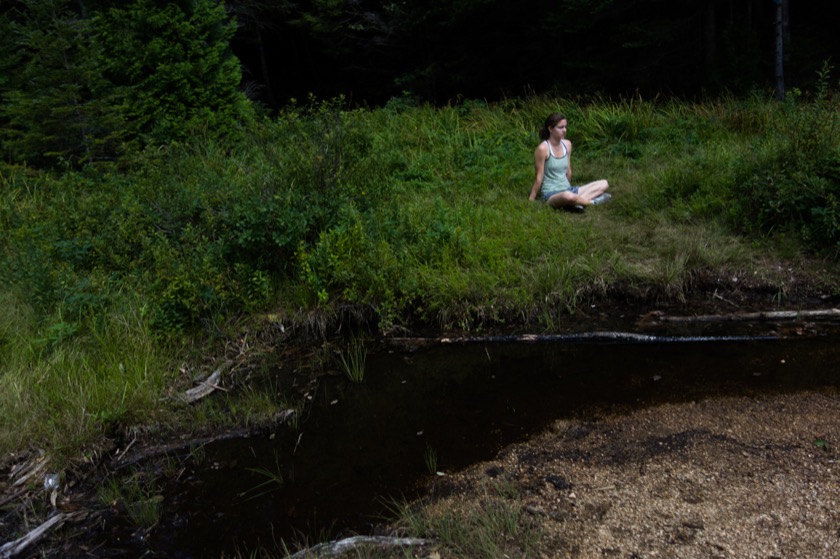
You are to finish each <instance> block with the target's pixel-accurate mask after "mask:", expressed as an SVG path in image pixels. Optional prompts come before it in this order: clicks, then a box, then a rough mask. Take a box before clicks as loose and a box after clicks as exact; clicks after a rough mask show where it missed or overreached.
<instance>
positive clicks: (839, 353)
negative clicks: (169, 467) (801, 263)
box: [121, 333, 840, 558]
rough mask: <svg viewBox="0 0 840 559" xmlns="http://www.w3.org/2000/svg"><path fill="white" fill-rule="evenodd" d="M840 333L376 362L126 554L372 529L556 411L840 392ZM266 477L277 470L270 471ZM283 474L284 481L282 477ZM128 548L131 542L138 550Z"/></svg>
mask: <svg viewBox="0 0 840 559" xmlns="http://www.w3.org/2000/svg"><path fill="white" fill-rule="evenodd" d="M838 341H840V336H838V335H837V334H836V333H832V334H830V335H820V336H809V337H806V338H804V339H801V338H799V339H758V340H714V339H705V340H702V341H677V340H667V341H661V340H657V339H652V338H636V339H628V340H609V339H603V338H600V337H599V338H594V339H587V338H583V339H575V338H572V339H559V340H552V341H545V342H540V343H512V342H502V341H496V342H494V341H485V342H483V343H481V342H472V343H457V344H450V345H439V346H436V347H431V348H426V349H420V350H417V351H414V352H412V353H402V352H391V353H389V352H383V353H380V354H377V355H371V356H369V357H368V361H367V367H366V373H365V379H364V382H363V383H362V384H360V385H357V384H351V383H349V382H347V381H345V380H344V379H343V378H341V377H332V378H327V379H324V380H323V382H321V383H320V385H319V386H318V388H317V390H316V391H315V392H314V394H313V398H312V401H311V406H310V407H309V409H308V410H307V411H306V412H305V414H304V415H305V417H302V418H301V421H300V424H299V426H298V427H296V428H282V429H280V430H279V431H277V432H276V433H270V434H269V433H266V434H265V435H263V436H254V437H250V438H247V439H236V440H229V441H223V442H218V443H214V444H212V445H208V446H206V447H204V448H203V449H201V450H200V451H199V452H196V453H194V456H193V457H192V458H191V459H188V460H185V461H184V462H183V467H185V468H186V469H184V470H183V471H181V472H180V474H179V476H178V479H177V482H171V483H168V484H165V485H164V486H163V487H162V489H163V497H164V503H165V507H164V514H163V517H162V519H161V522H160V524H159V525H158V526H157V527H156V528H155V529H154V530H153V531H151V532H150V533H149V534H148V535H147V536H146V537H145V539H143V540H142V541H140V540H138V539H137V538H136V537H135V538H134V539H133V540H132V538H131V537H130V536H125V539H122V544H121V545H123V546H124V550H128V551H130V553H129V554H130V555H135V556H140V555H142V554H143V552H144V551H145V552H146V553H147V555H146V556H147V557H177V558H187V557H218V556H220V555H221V553H222V552H225V553H228V554H230V553H233V552H239V553H242V554H243V555H247V552H248V551H250V550H254V549H256V548H260V547H261V548H268V549H272V550H273V549H276V544H277V543H278V542H279V541H280V539H281V538H282V539H284V540H285V541H286V542H288V543H290V546H291V547H292V548H293V547H294V545H295V543H299V542H301V541H307V542H309V543H313V542H317V541H321V540H323V539H325V538H330V539H334V538H338V537H343V536H346V535H349V534H351V533H369V532H370V531H371V530H372V529H373V525H374V524H375V522H376V521H377V520H379V519H380V518H381V515H383V514H384V513H385V512H386V511H387V502H388V500H389V499H393V498H400V497H406V498H410V497H414V496H417V495H419V494H420V493H421V492H422V487H423V484H424V482H426V481H428V480H429V478H430V477H431V474H430V473H429V471H428V467H427V464H426V459H425V457H426V456H427V453H428V452H429V450H428V449H432V450H433V451H434V454H435V455H436V457H437V470H440V471H442V472H452V471H455V470H458V469H459V468H463V467H465V466H467V465H469V464H471V463H474V462H477V461H481V460H486V459H490V458H492V457H493V456H494V455H495V454H496V453H497V451H498V450H499V449H501V448H502V447H504V446H505V445H507V444H510V443H513V442H517V441H523V440H526V439H527V438H528V437H530V436H532V435H534V434H536V433H538V432H539V431H540V430H541V429H542V428H543V427H544V426H546V424H547V423H549V422H551V421H552V420H554V419H557V418H561V417H570V416H575V417H589V418H594V417H597V416H599V415H602V414H605V413H621V412H623V411H629V410H631V409H636V408H639V407H641V406H648V405H655V404H657V403H661V402H680V401H690V400H697V399H701V398H709V397H714V396H716V395H735V394H741V395H743V394H757V393H766V392H772V391H788V392H790V391H796V390H803V389H817V388H823V387H840V367H838V364H840V349H838V343H837V342H838ZM266 472H272V474H267V473H266ZM276 473H279V474H280V475H282V478H283V484H282V487H281V486H280V485H279V484H277V483H275V482H274V481H273V480H274V479H275V478H273V477H272V475H273V474H276ZM129 548H130V549H129Z"/></svg>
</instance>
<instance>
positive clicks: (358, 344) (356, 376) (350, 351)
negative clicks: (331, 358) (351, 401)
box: [338, 338, 367, 384]
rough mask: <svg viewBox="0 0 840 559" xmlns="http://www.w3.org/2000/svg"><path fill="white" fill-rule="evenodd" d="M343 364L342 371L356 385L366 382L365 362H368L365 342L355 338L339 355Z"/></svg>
mask: <svg viewBox="0 0 840 559" xmlns="http://www.w3.org/2000/svg"><path fill="white" fill-rule="evenodd" d="M338 359H339V361H340V363H341V370H342V371H344V374H345V376H346V377H347V378H348V379H350V380H351V381H352V382H355V383H356V384H361V383H362V382H363V381H364V380H365V362H366V361H367V348H366V347H365V343H364V340H361V339H359V338H353V339H351V340H350V342H349V343H348V344H347V347H346V348H345V349H343V350H341V351H339V353H338Z"/></svg>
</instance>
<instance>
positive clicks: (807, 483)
mask: <svg viewBox="0 0 840 559" xmlns="http://www.w3.org/2000/svg"><path fill="white" fill-rule="evenodd" d="M829 441H830V442H829ZM839 444H840V394H838V393H837V392H836V391H811V392H803V393H798V394H772V395H760V396H756V397H722V398H714V399H709V400H703V401H698V402H691V403H679V404H663V405H658V406H654V407H650V408H645V409H640V410H635V411H633V412H631V413H629V414H621V415H605V416H603V417H599V418H595V419H590V420H586V421H583V420H561V421H556V422H555V423H554V424H553V425H552V426H551V427H550V428H549V429H548V430H546V431H545V432H543V433H542V434H540V435H538V436H536V437H535V438H533V439H531V440H529V441H527V442H524V443H520V444H515V445H512V446H510V447H508V448H506V449H504V450H503V451H502V452H500V453H499V454H498V456H497V457H496V458H495V459H494V460H490V461H488V462H485V463H482V464H476V465H474V466H472V467H470V468H468V469H466V470H465V471H463V472H458V473H455V474H454V475H451V476H447V477H446V478H444V479H440V480H438V481H436V482H435V484H434V485H433V486H432V487H431V489H430V491H431V493H432V495H433V496H432V497H430V498H427V499H426V502H425V503H424V505H423V506H425V507H427V508H428V509H430V510H432V511H434V512H433V513H434V514H438V515H444V514H447V515H451V516H454V517H466V516H468V514H469V511H470V510H474V509H476V508H478V507H481V506H484V504H483V502H484V499H485V496H486V495H487V494H488V492H490V493H494V488H497V487H499V486H500V485H501V486H503V490H502V491H496V492H495V494H496V495H497V497H495V498H496V499H499V500H505V499H508V500H511V499H512V500H513V501H514V505H515V506H516V507H517V508H519V510H521V511H522V517H523V518H522V519H521V520H520V522H525V523H530V524H531V525H532V527H535V528H536V529H537V531H538V533H540V534H541V537H540V538H539V540H538V543H537V546H536V549H533V548H532V549H530V550H523V549H522V547H516V546H515V545H512V547H511V549H508V550H505V551H506V552H507V553H508V555H509V556H511V557H523V556H527V557H540V558H549V557H550V558H579V559H590V558H592V559H594V558H604V557H621V558H641V557H680V558H681V559H695V558H696V559H701V558H703V559H705V558H710V557H720V558H733V559H734V558H739V559H740V558H752V557H756V558H759V557H761V558H765V559H766V558H782V557H809V558H811V559H830V558H832V557H836V553H837V549H838V546H840V463H838V461H839V460H840V453H838V451H837V445H839ZM511 495H515V497H511ZM438 553H439V556H440V557H441V558H447V557H454V555H452V554H450V553H449V552H448V551H447V550H446V549H441V550H439V552H438ZM523 553H524V555H523ZM394 557H397V555H394Z"/></svg>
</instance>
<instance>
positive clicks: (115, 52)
mask: <svg viewBox="0 0 840 559" xmlns="http://www.w3.org/2000/svg"><path fill="white" fill-rule="evenodd" d="M159 4H160V5H158V4H155V3H154V2H151V1H150V0H149V1H147V0H137V1H132V2H128V3H124V4H120V5H119V6H118V7H109V6H107V3H106V5H104V6H101V7H99V6H97V5H96V3H94V4H93V5H92V6H90V9H89V10H88V12H86V13H82V12H79V11H76V10H74V9H73V6H72V5H71V3H70V2H69V1H68V0H20V1H19V2H17V3H16V4H15V5H14V6H13V7H12V8H11V9H8V10H6V11H4V12H3V13H0V27H2V29H3V30H4V31H6V33H4V38H3V42H4V44H5V45H6V46H7V47H8V48H9V49H10V51H11V52H13V53H14V54H12V55H6V56H5V57H3V58H2V60H0V64H2V67H3V69H4V70H5V71H4V79H3V81H2V82H0V125H2V128H0V134H2V140H3V157H4V158H5V159H6V160H8V161H11V162H16V163H28V164H31V165H37V166H57V165H62V166H65V167H66V166H72V167H78V166H79V165H80V164H84V163H90V162H101V161H103V160H107V161H114V160H118V159H119V158H120V157H122V156H124V155H125V154H126V153H129V152H135V151H136V150H137V149H138V148H141V147H142V146H144V145H160V144H165V143H168V142H171V141H177V140H183V139H186V138H188V137H190V136H191V135H194V134H202V135H206V136H208V137H217V138H218V137H227V136H231V135H234V134H236V133H238V131H239V129H240V125H241V124H242V123H243V121H244V120H247V119H248V118H251V115H252V112H253V111H252V107H251V105H250V104H249V102H248V101H247V99H246V98H245V97H244V95H243V93H242V92H241V91H240V90H239V83H240V81H241V71H240V68H239V63H238V61H237V59H236V58H235V57H234V56H233V55H232V53H231V52H230V46H229V42H230V38H231V37H232V35H233V33H234V31H235V28H234V26H233V24H232V23H231V22H230V21H229V20H228V18H227V16H226V14H225V11H224V6H223V5H221V4H220V3H218V2H215V1H214V0H200V1H197V2H181V3H173V2H162V3H159ZM7 52H8V51H7Z"/></svg>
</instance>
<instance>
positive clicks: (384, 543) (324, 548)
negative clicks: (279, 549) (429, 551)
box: [288, 536, 434, 559]
mask: <svg viewBox="0 0 840 559" xmlns="http://www.w3.org/2000/svg"><path fill="white" fill-rule="evenodd" d="M431 543H434V542H433V541H432V540H424V539H421V538H389V537H385V536H353V537H352V538H345V539H343V540H338V541H335V542H328V543H322V544H318V545H316V546H314V547H310V548H309V549H304V550H302V551H298V552H297V553H295V554H293V555H290V556H289V557H288V559H304V558H310V557H335V556H337V555H340V554H342V553H345V552H348V551H352V550H354V549H356V548H357V547H359V546H362V545H372V546H375V547H380V548H388V547H410V546H419V545H429V544H431Z"/></svg>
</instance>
